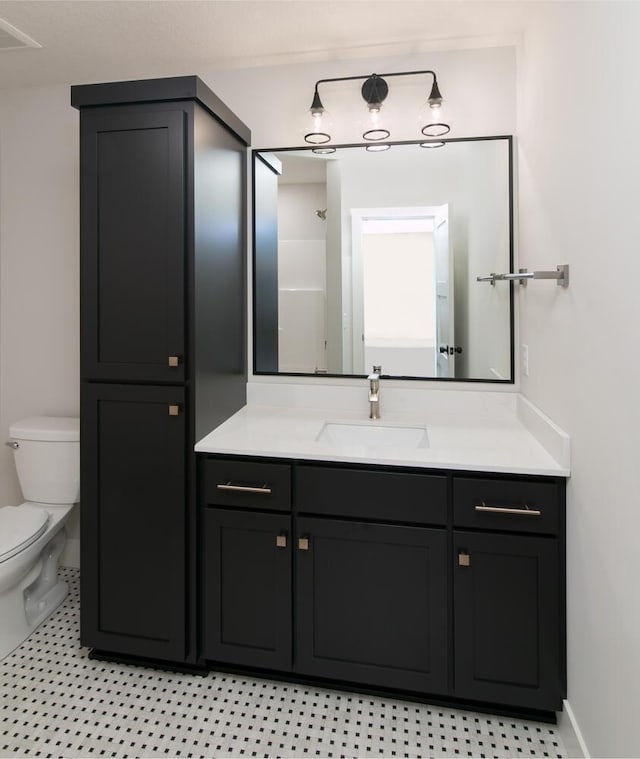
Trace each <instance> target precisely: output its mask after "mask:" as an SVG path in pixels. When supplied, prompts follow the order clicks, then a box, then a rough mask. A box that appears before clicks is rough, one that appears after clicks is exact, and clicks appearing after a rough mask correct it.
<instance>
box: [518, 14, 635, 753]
mask: <svg viewBox="0 0 640 759" xmlns="http://www.w3.org/2000/svg"><path fill="white" fill-rule="evenodd" d="M539 5H540V6H541V7H539V8H536V13H535V24H534V26H533V27H532V29H531V30H530V32H529V33H528V34H527V35H526V37H525V40H524V47H523V50H522V55H521V58H520V61H519V76H518V99H519V114H518V133H519V144H520V158H519V175H520V176H519V181H520V257H521V263H522V264H524V265H526V266H528V267H529V268H530V269H533V268H548V267H550V268H554V267H555V265H556V264H560V263H568V264H569V265H570V267H571V284H570V286H569V289H568V290H563V289H562V288H559V287H556V286H555V285H553V284H551V283H546V282H536V283H531V284H529V286H528V287H527V288H526V290H525V291H522V292H521V293H520V296H519V298H520V306H521V333H522V342H524V343H527V344H528V345H529V357H530V376H529V377H528V378H523V384H522V386H523V390H524V392H525V393H526V395H527V396H528V397H529V398H530V399H531V400H532V401H533V402H534V403H536V404H537V405H538V406H540V407H541V408H542V409H543V410H544V411H545V412H547V413H548V414H549V415H550V416H551V417H552V418H553V419H554V420H555V421H556V422H557V423H558V424H560V425H561V426H562V427H564V429H565V430H567V431H568V432H569V434H570V435H571V439H572V446H571V448H572V459H573V460H572V477H571V479H570V481H569V485H568V546H567V550H568V556H567V562H568V565H567V572H568V586H567V605H568V637H569V642H568V656H569V702H570V704H571V708H572V710H573V712H574V714H575V716H576V718H577V721H578V724H579V726H580V729H581V731H582V734H583V737H584V739H585V741H586V744H587V747H588V750H589V752H590V753H591V755H593V756H638V754H639V752H640V718H639V715H638V708H639V706H640V590H639V583H640V550H639V549H638V535H639V534H640V509H639V508H638V494H639V493H640V466H639V465H638V456H639V455H640V401H639V399H638V381H639V378H640V350H639V349H638V338H637V328H638V324H640V290H639V287H640V248H639V245H638V233H637V216H638V199H639V198H640V192H639V189H638V188H639V185H638V182H639V177H640V148H639V147H638V135H639V134H640V48H639V47H638V30H639V29H640V4H637V3H626V2H614V3H610V2H593V3H551V4H548V5H544V6H543V5H542V4H539Z"/></svg>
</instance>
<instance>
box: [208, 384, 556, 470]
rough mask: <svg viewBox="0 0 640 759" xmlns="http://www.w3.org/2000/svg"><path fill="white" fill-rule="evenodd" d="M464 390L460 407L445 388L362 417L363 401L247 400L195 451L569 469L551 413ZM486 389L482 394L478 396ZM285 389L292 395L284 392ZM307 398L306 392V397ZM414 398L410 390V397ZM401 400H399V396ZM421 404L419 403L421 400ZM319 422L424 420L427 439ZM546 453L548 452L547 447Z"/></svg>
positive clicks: (444, 466)
mask: <svg viewBox="0 0 640 759" xmlns="http://www.w3.org/2000/svg"><path fill="white" fill-rule="evenodd" d="M474 395H475V396H476V397H475V398H474V399H472V398H471V397H470V396H469V395H468V394H467V395H466V397H465V399H464V400H465V401H466V403H463V404H462V408H459V407H457V405H456V404H455V403H453V402H452V401H455V399H454V398H452V397H451V394H448V397H447V398H446V401H447V402H445V403H443V402H442V398H439V399H438V403H434V402H433V397H431V399H430V402H429V403H426V404H425V403H417V404H416V403H414V407H416V406H417V408H414V409H413V410H412V411H411V413H407V412H406V410H404V409H402V406H403V404H402V403H395V404H390V405H395V406H396V408H400V409H401V410H400V411H389V412H387V413H385V412H384V406H383V413H382V414H381V416H382V418H381V419H380V420H379V421H370V420H369V419H368V418H367V414H366V413H364V412H366V407H364V408H362V407H361V408H358V409H356V410H348V409H345V408H344V407H339V406H342V405H343V404H339V406H338V405H337V406H336V407H334V408H327V407H326V406H325V407H321V408H307V407H302V406H298V405H293V406H291V405H287V406H285V405H280V402H279V400H278V398H275V403H274V404H272V405H271V404H270V405H265V404H256V403H249V405H247V406H245V407H244V408H242V409H241V410H240V411H238V412H237V413H236V414H234V415H233V416H232V417H231V418H230V419H228V420H227V421H226V422H224V423H223V424H221V425H220V426H219V427H217V428H216V429H215V430H213V431H212V432H210V433H209V434H208V435H207V436H206V437H204V438H203V439H202V440H200V442H198V443H197V444H196V446H195V450H196V452H198V453H221V454H233V455H240V456H263V457H275V458H291V459H304V460H314V461H315V460H319V461H341V462H351V463H360V464H386V465H396V466H410V467H425V468H438V469H460V470H467V471H479V472H503V473H511V474H536V475H551V476H561V477H568V476H569V473H570V469H569V438H568V436H567V435H566V434H565V433H564V432H562V430H560V429H559V428H557V427H556V426H555V425H554V424H553V422H551V420H549V419H547V418H546V417H545V416H544V415H543V414H542V413H541V412H539V411H538V410H537V409H536V408H535V407H534V406H532V405H531V404H530V403H529V402H528V401H527V400H526V399H524V398H522V396H519V395H517V394H513V393H512V394H510V397H508V398H507V399H504V398H503V399H497V398H496V397H495V396H496V395H497V394H490V393H487V394H483V393H475V394H474ZM484 395H487V396H491V395H493V396H494V397H493V398H489V400H487V399H486V398H484V397H483V396H484ZM289 397H291V396H289ZM307 400H308V398H307ZM414 401H415V398H414ZM405 405H406V404H405ZM421 407H422V408H421ZM326 422H342V423H345V422H346V423H351V424H354V423H355V424H382V425H397V426H402V425H407V426H415V425H421V424H424V425H425V426H426V429H427V434H428V439H429V445H428V447H422V448H412V447H392V446H388V445H384V446H366V445H363V444H349V445H347V444H343V445H340V444H335V443H329V442H320V441H318V440H317V439H316V438H317V437H318V435H319V434H320V432H321V431H322V429H323V426H324V424H325V423H326ZM552 454H553V455H552Z"/></svg>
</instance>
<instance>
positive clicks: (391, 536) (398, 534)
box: [295, 518, 447, 693]
mask: <svg viewBox="0 0 640 759" xmlns="http://www.w3.org/2000/svg"><path fill="white" fill-rule="evenodd" d="M297 534H298V536H299V537H303V538H305V537H308V541H309V543H308V545H309V548H308V550H300V549H299V548H297V550H296V566H297V572H298V574H297V588H296V602H297V643H296V663H295V669H296V671H298V672H300V673H304V674H313V675H319V676H322V677H330V678H337V679H342V680H352V681H354V682H360V683H367V684H371V685H380V686H389V687H397V688H406V689H408V690H414V691H426V692H431V693H444V692H446V688H447V600H446V599H447V582H446V558H445V557H446V534H445V532H444V530H436V529H424V528H410V527H399V526H388V525H372V524H364V523H359V522H341V521H338V520H331V519H313V518H300V519H298V520H297ZM303 545H304V544H303Z"/></svg>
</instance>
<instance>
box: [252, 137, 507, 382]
mask: <svg viewBox="0 0 640 759" xmlns="http://www.w3.org/2000/svg"><path fill="white" fill-rule="evenodd" d="M372 147H373V146H372V145H371V144H369V145H367V146H365V145H348V146H338V147H336V148H329V149H327V148H324V147H322V148H318V147H316V148H302V149H300V148H283V149H274V150H256V151H254V154H253V179H254V184H253V189H254V198H253V201H254V203H253V208H254V267H253V272H254V291H253V296H254V301H253V306H254V311H253V313H254V333H253V334H254V371H255V373H256V374H287V375H323V376H358V377H361V376H366V375H367V374H368V373H369V371H370V370H371V367H372V366H373V365H374V364H376V365H381V366H382V373H383V375H384V376H385V377H397V378H410V379H431V380H448V381H452V380H454V381H481V382H513V374H514V351H513V342H514V341H513V329H514V328H513V284H512V283H510V282H497V283H495V284H494V285H492V284H491V283H489V282H478V281H477V277H478V276H487V275H489V274H490V273H492V272H496V273H504V272H510V271H513V269H512V266H513V178H512V177H513V145H512V138H511V137H484V138H467V139H450V140H442V141H440V142H437V143H436V142H435V141H431V142H428V143H391V144H390V146H389V147H388V148H386V146H375V147H378V148H386V149H378V150H376V151H372V150H371V148H372ZM366 148H369V150H367V149H366ZM328 151H331V152H328Z"/></svg>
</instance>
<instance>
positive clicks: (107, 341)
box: [81, 106, 185, 382]
mask: <svg viewBox="0 0 640 759" xmlns="http://www.w3.org/2000/svg"><path fill="white" fill-rule="evenodd" d="M114 111H115V112H114ZM184 119H185V115H184V113H183V112H182V111H178V110H175V111H171V110H167V111H161V112H158V113H150V112H147V111H144V110H140V109H139V108H136V107H135V106H131V107H127V108H119V109H100V111H98V112H88V113H83V114H82V122H81V123H82V126H81V140H82V142H81V151H82V157H81V165H82V169H81V171H82V173H81V206H82V227H81V249H82V267H81V276H82V303H81V309H82V334H81V339H82V361H83V367H82V370H83V375H84V377H85V378H86V379H115V380H126V381H135V380H139V381H147V382H163V381H168V382H171V381H174V382H181V381H182V380H183V379H184V345H185V338H184V335H185V326H184V319H185V315H184V285H185V274H184V271H185V223H184V217H185V180H184V150H185V148H184V139H185V137H184ZM170 356H172V357H177V358H178V362H177V366H170V364H169V357H170ZM173 363H176V362H175V361H173Z"/></svg>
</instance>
